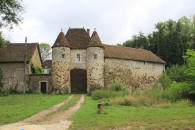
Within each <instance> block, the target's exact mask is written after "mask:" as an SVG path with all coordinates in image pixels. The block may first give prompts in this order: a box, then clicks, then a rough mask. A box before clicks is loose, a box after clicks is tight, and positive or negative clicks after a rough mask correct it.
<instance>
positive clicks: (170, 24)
mask: <svg viewBox="0 0 195 130" xmlns="http://www.w3.org/2000/svg"><path fill="white" fill-rule="evenodd" d="M155 29H156V30H155V31H153V32H152V33H151V34H149V35H144V34H143V33H142V32H140V33H139V34H138V35H134V36H133V37H132V40H127V41H126V42H124V43H123V46H125V47H135V48H144V49H147V50H150V51H152V52H153V53H155V54H157V55H158V56H159V57H161V58H162V59H163V60H165V61H166V62H167V64H166V65H167V66H171V65H174V64H179V65H181V64H185V60H184V59H183V58H182V57H183V56H184V55H185V53H186V50H187V49H195V15H194V16H193V17H192V18H191V19H189V18H187V17H182V18H180V19H179V20H178V21H174V20H168V21H164V22H159V23H157V24H156V25H155Z"/></svg>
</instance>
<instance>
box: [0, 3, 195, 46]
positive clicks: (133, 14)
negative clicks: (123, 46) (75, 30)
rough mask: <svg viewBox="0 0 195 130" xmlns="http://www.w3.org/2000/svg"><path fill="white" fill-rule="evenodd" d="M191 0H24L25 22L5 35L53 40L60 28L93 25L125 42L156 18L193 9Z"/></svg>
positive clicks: (111, 40) (104, 34) (19, 39)
mask: <svg viewBox="0 0 195 130" xmlns="http://www.w3.org/2000/svg"><path fill="white" fill-rule="evenodd" d="M193 5H195V1H194V0H171V1H170V0H79V1H78V0H55V1H54V0H41V1H40V0H33V1H32V0H25V1H24V8H25V13H24V15H23V17H24V22H23V24H21V25H20V27H16V28H14V30H12V31H11V32H10V31H5V30H4V35H5V36H6V37H7V38H8V39H9V40H10V41H11V42H23V41H24V37H25V36H28V39H29V40H28V41H29V42H37V41H38V42H47V43H50V44H53V42H54V41H55V39H56V37H57V35H58V33H59V32H60V30H61V28H63V30H64V32H66V31H67V29H68V28H69V27H83V26H84V27H85V28H90V29H91V31H92V30H93V28H96V30H97V31H98V33H99V35H100V38H101V39H102V41H103V42H104V43H109V44H116V43H118V42H124V41H126V40H128V39H130V38H131V37H132V35H134V34H137V33H138V32H139V31H143V32H144V33H150V32H151V31H153V30H154V25H155V24H156V23H157V22H160V21H164V20H168V19H174V20H177V19H178V18H180V17H182V16H184V15H185V16H191V15H193V13H194V12H195V8H194V6H193Z"/></svg>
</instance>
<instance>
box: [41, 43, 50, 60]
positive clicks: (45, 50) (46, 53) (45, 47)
mask: <svg viewBox="0 0 195 130" xmlns="http://www.w3.org/2000/svg"><path fill="white" fill-rule="evenodd" d="M39 46H40V51H41V57H42V60H43V61H45V60H46V59H47V58H49V57H50V56H51V46H50V45H49V44H47V43H41V44H40V45H39Z"/></svg>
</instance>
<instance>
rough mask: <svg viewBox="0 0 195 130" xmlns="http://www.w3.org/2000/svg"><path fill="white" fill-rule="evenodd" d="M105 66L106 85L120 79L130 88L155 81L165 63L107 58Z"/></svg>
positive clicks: (143, 85)
mask: <svg viewBox="0 0 195 130" xmlns="http://www.w3.org/2000/svg"><path fill="white" fill-rule="evenodd" d="M104 67H105V68H104V69H105V72H104V78H105V86H108V85H109V84H110V83H111V82H113V81H118V82H121V83H122V84H124V85H126V87H127V88H128V89H130V90H131V89H132V88H143V87H145V86H148V85H151V84H153V83H155V82H156V81H157V80H158V79H159V77H160V76H161V74H162V72H163V71H164V69H165V68H164V64H158V63H152V62H142V61H132V60H123V59H114V58H106V59H105V66H104Z"/></svg>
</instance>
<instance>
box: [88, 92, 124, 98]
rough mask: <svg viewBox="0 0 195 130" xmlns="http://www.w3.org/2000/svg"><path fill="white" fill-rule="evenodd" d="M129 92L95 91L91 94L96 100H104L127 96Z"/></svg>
mask: <svg viewBox="0 0 195 130" xmlns="http://www.w3.org/2000/svg"><path fill="white" fill-rule="evenodd" d="M127 94H128V92H127V91H112V90H95V91H93V92H92V93H91V97H92V99H94V100H98V99H103V98H113V97H117V96H124V95H127Z"/></svg>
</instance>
